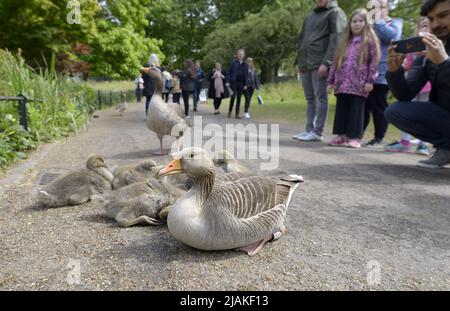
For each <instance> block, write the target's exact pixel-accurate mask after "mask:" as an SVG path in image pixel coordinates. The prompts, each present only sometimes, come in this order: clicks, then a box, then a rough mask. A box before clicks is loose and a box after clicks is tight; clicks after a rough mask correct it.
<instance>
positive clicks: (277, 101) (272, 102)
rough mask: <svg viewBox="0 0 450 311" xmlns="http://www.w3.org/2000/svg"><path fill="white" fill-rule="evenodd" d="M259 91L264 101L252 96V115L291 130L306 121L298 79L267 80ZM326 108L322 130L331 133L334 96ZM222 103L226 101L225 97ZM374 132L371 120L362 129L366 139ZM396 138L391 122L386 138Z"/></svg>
mask: <svg viewBox="0 0 450 311" xmlns="http://www.w3.org/2000/svg"><path fill="white" fill-rule="evenodd" d="M260 94H261V96H262V97H263V99H264V105H258V103H257V100H256V96H255V97H254V99H253V101H252V106H251V108H250V112H251V115H252V117H253V118H254V119H257V120H261V121H265V122H271V123H280V124H284V125H285V126H287V127H291V128H292V130H293V132H296V131H297V132H299V131H301V130H303V129H304V127H305V124H306V100H305V96H304V94H303V91H302V89H301V87H300V82H299V81H296V80H292V81H288V82H283V83H279V84H267V85H264V86H262V87H261V90H260ZM329 102H330V109H329V114H328V118H327V127H326V130H325V132H326V134H327V135H331V134H332V129H333V121H334V113H335V109H336V98H335V96H334V95H330V97H329ZM224 103H225V106H228V102H227V101H225V102H224ZM373 133H374V127H373V123H372V122H371V124H370V125H369V128H368V129H367V132H366V139H371V138H372V135H373ZM399 138H400V131H399V130H398V129H396V128H394V127H393V126H390V127H389V130H388V133H387V135H386V141H387V142H390V141H394V140H398V139H399Z"/></svg>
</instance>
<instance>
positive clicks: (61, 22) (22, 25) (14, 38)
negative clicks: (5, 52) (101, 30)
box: [0, 0, 98, 65]
mask: <svg viewBox="0 0 450 311" xmlns="http://www.w3.org/2000/svg"><path fill="white" fill-rule="evenodd" d="M66 6H67V1H63V0H2V1H0V21H1V27H0V47H1V48H7V49H9V50H17V49H19V48H20V49H21V50H23V53H22V56H23V57H24V58H25V59H26V60H27V62H28V63H33V64H34V65H36V64H39V63H41V62H42V57H45V58H46V59H47V60H48V59H50V56H51V54H52V53H53V52H55V53H61V52H69V51H70V50H71V46H72V44H73V43H74V42H88V41H90V40H91V39H92V38H93V36H94V35H95V33H96V24H95V15H96V14H97V12H98V5H97V3H96V1H95V0H83V1H82V10H81V21H82V23H81V24H80V25H78V24H72V25H70V24H69V23H68V22H67V14H68V12H69V10H68V9H67V7H66Z"/></svg>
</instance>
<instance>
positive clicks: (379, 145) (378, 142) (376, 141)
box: [363, 138, 384, 148]
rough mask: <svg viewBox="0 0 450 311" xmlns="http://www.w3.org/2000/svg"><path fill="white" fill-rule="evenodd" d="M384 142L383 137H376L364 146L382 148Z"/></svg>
mask: <svg viewBox="0 0 450 311" xmlns="http://www.w3.org/2000/svg"><path fill="white" fill-rule="evenodd" d="M383 144H384V143H383V140H382V139H378V138H374V139H372V140H371V141H369V142H368V143H366V144H364V145H363V146H364V147H366V148H382V147H383Z"/></svg>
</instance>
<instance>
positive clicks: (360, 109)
mask: <svg viewBox="0 0 450 311" xmlns="http://www.w3.org/2000/svg"><path fill="white" fill-rule="evenodd" d="M380 55H381V52H380V43H379V40H378V38H377V36H376V34H375V32H374V31H373V29H372V27H371V25H370V24H369V21H368V12H367V10H365V9H358V10H356V11H354V12H353V14H352V15H351V18H350V20H349V24H348V26H347V29H346V31H345V33H344V38H343V40H342V42H341V45H340V47H339V48H338V50H337V52H336V56H335V59H334V62H333V65H332V67H331V71H330V76H329V79H328V85H329V90H331V89H334V94H335V95H336V115H335V119H334V126H333V134H335V135H337V136H336V137H335V138H333V140H331V142H330V145H331V146H345V147H350V148H360V147H361V140H360V139H361V137H362V136H363V132H364V109H365V108H364V107H365V102H366V99H367V97H368V96H369V93H370V92H371V91H372V90H373V83H374V82H375V80H376V79H377V77H378V65H379V62H380Z"/></svg>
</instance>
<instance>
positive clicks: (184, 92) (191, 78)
mask: <svg viewBox="0 0 450 311" xmlns="http://www.w3.org/2000/svg"><path fill="white" fill-rule="evenodd" d="M180 84H181V96H182V97H183V102H184V113H185V115H186V117H189V97H190V96H193V95H194V92H195V68H194V63H193V62H192V60H190V59H188V60H187V61H186V62H185V68H184V71H183V72H182V73H181V75H180Z"/></svg>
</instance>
